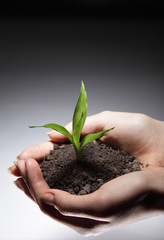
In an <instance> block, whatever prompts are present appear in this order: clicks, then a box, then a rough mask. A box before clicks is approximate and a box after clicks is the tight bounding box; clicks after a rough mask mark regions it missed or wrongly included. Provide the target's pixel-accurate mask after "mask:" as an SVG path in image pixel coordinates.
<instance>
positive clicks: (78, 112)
mask: <svg viewBox="0 0 164 240" xmlns="http://www.w3.org/2000/svg"><path fill="white" fill-rule="evenodd" d="M86 117H87V94H86V91H85V86H84V83H83V81H81V92H80V96H79V99H78V101H77V104H76V107H75V110H74V115H73V121H72V130H73V131H72V136H71V134H70V133H69V132H68V130H67V129H66V128H64V127H62V126H61V125H58V124H55V123H49V124H45V125H42V126H29V127H30V128H36V127H45V128H51V129H53V130H56V131H57V132H60V133H61V134H64V135H65V136H66V137H67V138H68V139H69V140H70V142H71V143H72V144H73V146H74V149H75V152H76V156H77V160H81V159H82V148H83V147H84V146H85V145H86V144H88V143H89V142H91V141H93V140H95V139H97V138H100V137H101V136H102V135H103V134H104V133H106V132H108V131H110V130H113V129H114V127H113V128H110V129H107V130H104V131H101V132H98V133H91V134H88V135H86V136H85V137H83V139H82V140H81V142H80V136H81V131H82V129H83V126H84V123H85V120H86Z"/></svg>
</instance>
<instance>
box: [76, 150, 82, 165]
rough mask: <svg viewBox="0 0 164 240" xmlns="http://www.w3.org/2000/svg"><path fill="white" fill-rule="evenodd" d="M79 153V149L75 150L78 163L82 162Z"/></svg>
mask: <svg viewBox="0 0 164 240" xmlns="http://www.w3.org/2000/svg"><path fill="white" fill-rule="evenodd" d="M81 152H82V151H81V149H76V157H77V160H78V161H79V162H80V161H81V160H82V154H81Z"/></svg>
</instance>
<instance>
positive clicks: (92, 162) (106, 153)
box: [39, 140, 141, 195]
mask: <svg viewBox="0 0 164 240" xmlns="http://www.w3.org/2000/svg"><path fill="white" fill-rule="evenodd" d="M82 156H83V157H82V160H81V161H77V160H76V154H75V151H74V148H73V145H72V144H70V143H67V144H55V145H54V150H51V151H50V153H49V154H46V156H45V158H44V159H43V160H42V161H41V162H40V163H39V164H40V168H41V170H42V173H43V176H44V178H45V180H46V182H47V183H48V185H49V186H50V188H56V189H61V190H65V191H67V192H69V193H71V194H77V195H84V194H89V193H91V192H94V191H96V190H97V189H98V188H100V187H101V186H102V185H103V184H104V183H106V182H108V181H110V180H112V179H114V178H116V177H118V176H121V175H123V174H127V173H129V172H134V171H140V170H141V163H140V162H139V161H138V160H137V159H136V158H135V157H134V156H130V155H129V154H128V153H126V152H124V151H121V150H119V149H117V148H113V147H111V146H110V145H106V144H104V143H102V142H100V141H99V140H95V141H93V142H91V143H89V144H87V145H86V146H85V147H84V148H83V151H82Z"/></svg>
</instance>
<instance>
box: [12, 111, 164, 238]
mask: <svg viewBox="0 0 164 240" xmlns="http://www.w3.org/2000/svg"><path fill="white" fill-rule="evenodd" d="M113 126H115V129H114V130H113V131H110V132H107V133H106V134H104V136H103V137H101V141H102V142H104V143H107V144H111V145H114V146H117V147H119V148H120V149H123V150H125V151H126V152H128V153H130V154H131V155H133V156H136V157H137V158H138V159H139V161H140V162H142V163H143V168H142V171H138V172H133V173H129V174H125V175H123V176H120V177H118V178H115V179H113V180H111V181H109V182H107V183H105V184H104V185H103V186H101V187H100V188H99V189H98V190H97V191H95V192H94V193H91V194H88V195H83V196H75V195H71V194H69V193H67V192H65V191H61V190H57V189H50V188H49V186H48V185H47V183H46V182H45V180H44V178H43V175H42V173H41V170H40V167H39V165H38V163H37V161H38V160H40V159H42V158H43V157H44V156H45V154H46V153H49V151H50V150H51V149H53V147H54V143H55V142H65V141H67V138H66V137H65V136H64V135H62V134H60V133H58V132H56V131H51V132H49V133H48V135H49V137H50V139H51V141H48V142H44V143H41V144H38V145H35V146H32V147H30V148H28V149H26V150H25V151H23V152H22V153H21V154H20V155H19V157H18V161H17V162H16V163H15V165H14V166H12V167H10V172H11V173H12V174H13V175H15V176H17V177H19V178H18V179H17V180H16V181H15V184H16V185H17V187H18V188H20V189H22V190H23V191H24V192H25V193H26V195H27V196H29V197H30V198H31V199H32V200H34V201H35V202H36V203H37V204H38V205H39V207H40V209H41V210H42V211H43V212H44V213H45V214H47V215H49V216H50V217H52V218H54V220H57V221H60V222H62V223H63V224H66V225H67V226H69V227H71V228H73V229H74V230H76V231H77V232H79V233H82V234H85V235H90V234H99V233H102V232H104V231H107V230H108V229H110V228H112V227H116V226H118V225H120V224H126V223H129V222H132V221H137V220H139V219H142V218H146V217H149V216H152V215H154V214H159V213H164V147H163V146H164V122H162V121H158V120H156V119H153V118H151V117H149V116H146V115H144V114H136V113H121V112H111V111H105V112H101V113H99V114H96V115H93V116H90V117H88V118H87V119H86V122H85V125H84V128H83V130H82V136H85V135H86V134H89V133H94V132H99V131H103V130H105V129H109V128H111V127H113ZM71 127H72V124H71V123H69V124H68V125H67V126H66V128H67V129H68V131H69V132H70V133H71V131H72V129H71Z"/></svg>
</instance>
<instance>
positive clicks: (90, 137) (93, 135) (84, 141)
mask: <svg viewBox="0 0 164 240" xmlns="http://www.w3.org/2000/svg"><path fill="white" fill-rule="evenodd" d="M113 129H114V127H113V128H110V129H107V130H104V131H101V132H98V133H91V134H88V135H87V136H85V137H84V138H83V139H82V141H81V144H80V148H81V149H82V148H83V147H84V146H85V145H86V144H88V143H89V142H92V141H93V140H95V139H97V138H100V137H101V136H102V135H103V134H104V133H106V132H109V131H111V130H113Z"/></svg>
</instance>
